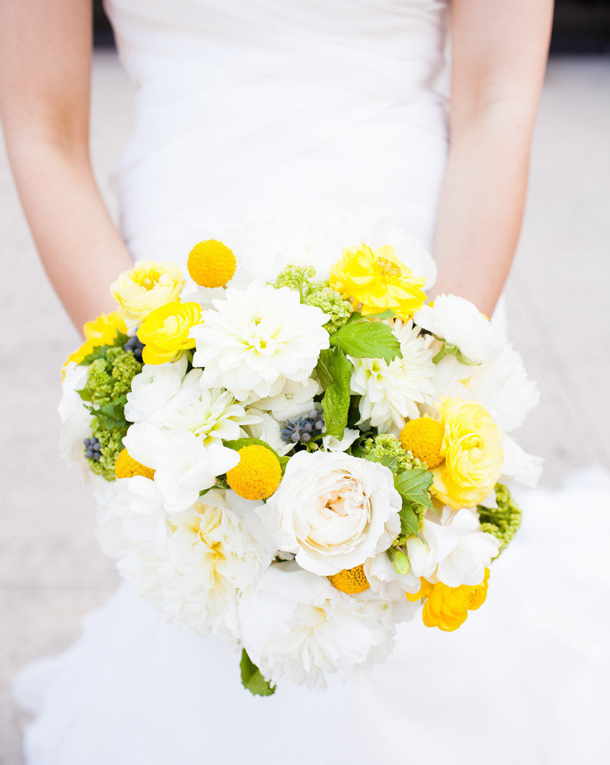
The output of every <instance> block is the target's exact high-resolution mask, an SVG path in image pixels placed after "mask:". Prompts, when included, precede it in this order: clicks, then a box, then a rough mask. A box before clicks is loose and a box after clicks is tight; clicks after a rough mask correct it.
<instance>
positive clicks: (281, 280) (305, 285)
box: [269, 263, 316, 302]
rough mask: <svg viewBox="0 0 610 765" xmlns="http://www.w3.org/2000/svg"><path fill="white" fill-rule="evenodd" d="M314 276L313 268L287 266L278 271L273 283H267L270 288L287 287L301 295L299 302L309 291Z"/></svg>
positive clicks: (314, 270)
mask: <svg viewBox="0 0 610 765" xmlns="http://www.w3.org/2000/svg"><path fill="white" fill-rule="evenodd" d="M315 275H316V269H315V268H314V267H313V266H295V265H294V264H292V263H290V264H288V265H287V266H286V267H285V268H284V269H282V270H281V271H280V273H279V274H278V277H277V279H276V280H275V281H274V282H269V284H270V285H271V286H272V287H275V289H276V290H279V289H280V288H281V287H288V288H289V289H291V290H296V291H297V292H300V293H301V301H302V302H303V301H304V298H305V294H306V293H307V292H308V291H309V290H310V289H311V286H312V283H313V282H312V279H313V278H314V276H315Z"/></svg>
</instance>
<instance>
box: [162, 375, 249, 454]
mask: <svg viewBox="0 0 610 765" xmlns="http://www.w3.org/2000/svg"><path fill="white" fill-rule="evenodd" d="M201 376H202V372H201V369H192V370H191V371H190V372H189V373H188V374H187V376H186V377H185V378H184V381H183V383H182V387H181V388H180V390H179V391H178V393H177V394H176V395H175V396H174V397H173V398H172V399H171V400H170V401H169V402H168V403H167V405H166V406H165V408H164V409H163V411H162V412H160V413H159V414H158V415H157V417H156V418H155V420H154V422H155V423H156V424H157V425H160V426H162V427H166V428H169V429H170V430H184V431H188V432H191V433H194V434H195V435H196V436H197V437H198V438H200V439H201V440H202V441H203V443H204V444H205V445H206V446H208V445H209V444H212V443H218V442H221V441H232V440H234V439H237V438H240V437H241V436H243V435H244V432H243V431H242V428H243V427H244V426H246V425H252V424H254V423H257V422H260V419H261V418H260V416H259V415H256V414H253V413H248V412H246V410H245V409H244V407H243V406H241V404H238V403H237V402H236V401H235V398H234V397H233V395H232V394H231V393H229V391H226V390H222V389H221V388H207V387H206V386H204V385H202V383H201Z"/></svg>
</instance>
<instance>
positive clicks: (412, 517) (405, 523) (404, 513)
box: [399, 499, 419, 537]
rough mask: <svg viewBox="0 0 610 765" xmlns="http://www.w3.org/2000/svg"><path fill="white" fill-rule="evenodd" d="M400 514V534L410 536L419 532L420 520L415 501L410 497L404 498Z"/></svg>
mask: <svg viewBox="0 0 610 765" xmlns="http://www.w3.org/2000/svg"><path fill="white" fill-rule="evenodd" d="M399 515H400V535H401V536H402V537H410V536H412V535H413V534H417V533H418V532H419V520H418V518H417V513H416V512H415V510H414V509H413V503H412V502H410V501H409V500H408V499H403V501H402V510H401V511H400V513H399Z"/></svg>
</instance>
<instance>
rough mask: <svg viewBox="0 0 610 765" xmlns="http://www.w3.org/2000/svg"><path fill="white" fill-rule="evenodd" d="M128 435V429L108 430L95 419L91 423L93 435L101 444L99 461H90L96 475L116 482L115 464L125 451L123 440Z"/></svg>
mask: <svg viewBox="0 0 610 765" xmlns="http://www.w3.org/2000/svg"><path fill="white" fill-rule="evenodd" d="M126 434H127V428H126V427H125V428H106V427H104V426H103V425H102V424H101V422H100V421H99V420H98V419H97V418H94V419H93V421H92V423H91V435H92V436H95V438H97V440H98V441H99V442H100V446H101V447H102V450H101V457H100V459H99V460H94V459H88V460H87V462H88V463H89V467H90V468H91V470H92V471H93V472H94V473H97V475H100V476H102V478H105V479H106V480H107V481H114V479H115V478H116V475H115V472H114V463H115V462H116V458H117V457H118V456H119V454H120V453H121V451H122V450H123V438H124V437H125V435H126Z"/></svg>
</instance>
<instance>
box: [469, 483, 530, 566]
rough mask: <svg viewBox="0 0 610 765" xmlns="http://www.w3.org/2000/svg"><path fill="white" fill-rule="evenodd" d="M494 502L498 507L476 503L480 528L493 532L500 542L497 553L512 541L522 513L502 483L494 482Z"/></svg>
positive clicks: (489, 532) (519, 524)
mask: <svg viewBox="0 0 610 765" xmlns="http://www.w3.org/2000/svg"><path fill="white" fill-rule="evenodd" d="M496 503H497V505H498V507H492V508H489V507H483V505H478V507H477V511H478V513H479V519H480V521H481V530H482V531H486V532H487V533H488V534H493V536H494V537H495V538H496V539H497V540H498V541H499V542H500V551H499V552H498V555H499V554H500V553H501V552H503V551H504V550H505V549H506V547H507V545H508V544H509V543H510V542H512V540H513V538H514V536H515V534H516V533H517V531H518V530H519V527H520V526H521V520H522V518H523V513H522V512H521V508H520V507H519V505H518V504H517V503H516V502H515V501H514V499H513V498H512V496H511V493H510V491H509V490H508V488H507V487H506V486H505V485H504V484H502V483H498V484H496Z"/></svg>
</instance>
